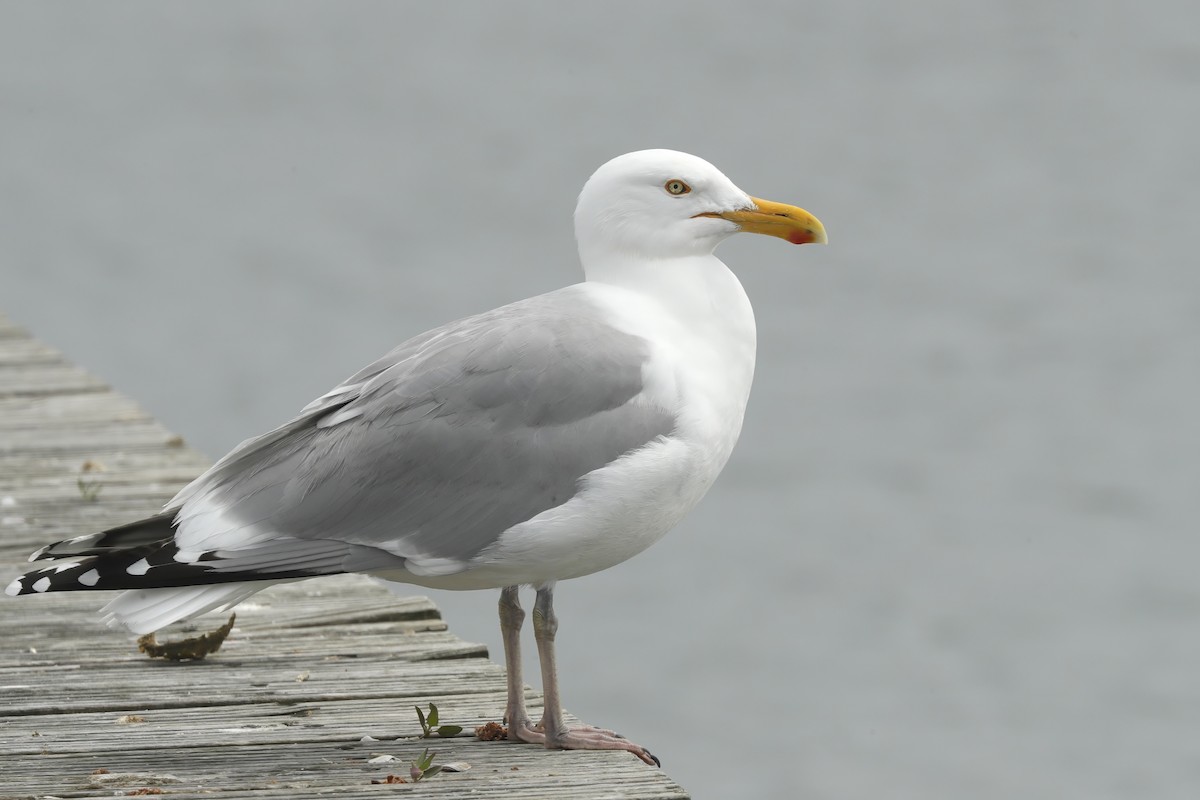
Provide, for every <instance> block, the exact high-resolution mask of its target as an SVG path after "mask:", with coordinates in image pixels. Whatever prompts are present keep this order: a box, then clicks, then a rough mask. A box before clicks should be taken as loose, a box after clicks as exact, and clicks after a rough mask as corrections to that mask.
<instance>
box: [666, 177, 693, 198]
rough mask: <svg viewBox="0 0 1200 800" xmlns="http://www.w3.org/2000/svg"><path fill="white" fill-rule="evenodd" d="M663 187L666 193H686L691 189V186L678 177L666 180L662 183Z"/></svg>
mask: <svg viewBox="0 0 1200 800" xmlns="http://www.w3.org/2000/svg"><path fill="white" fill-rule="evenodd" d="M663 188H664V189H666V190H667V193H668V194H673V195H681V194H687V193H688V192H690V191H691V190H692V187H690V186H688V185H687V184H686V183H684V182H683V181H681V180H679V178H672V179H671V180H669V181H667V182H666V183H664V184H663Z"/></svg>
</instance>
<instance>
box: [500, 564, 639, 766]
mask: <svg viewBox="0 0 1200 800" xmlns="http://www.w3.org/2000/svg"><path fill="white" fill-rule="evenodd" d="M510 588H511V589H512V594H511V596H510V599H511V600H512V604H513V606H515V607H516V608H517V609H518V611H520V606H517V605H516V589H515V587H510ZM508 593H509V589H505V590H504V592H503V593H502V594H501V600H500V602H501V609H502V610H501V629H502V630H503V631H504V637H505V638H504V642H505V662H506V664H507V666H508V670H509V681H508V724H509V728H508V738H510V739H519V740H521V741H523V742H538V743H541V744H544V745H545V746H546V747H548V748H552V749H561V750H628V751H629V752H630V753H633V754H634V755H635V756H637V757H638V758H640V759H641V760H642V761H645V762H646V763H647V764H651V765H653V766H659V761H658V759H657V758H655V757H654V756H653V755H652V754H651V753H650V751H649V750H647V749H646V748H644V747H642V746H641V745H639V744H634V743H633V742H631V741H629V740H628V739H626V738H624V737H622V736H620V735H619V734H616V733H613V732H612V731H609V730H604V729H603V728H593V727H591V726H584V727H579V728H568V727H567V726H566V725H565V724H564V723H563V719H562V701H561V700H560V698H559V693H558V669H557V667H556V665H555V658H554V636H555V634H556V633H557V632H558V618H557V617H555V615H554V586H553V584H551V585H549V586H543V587H542V588H540V589H538V592H537V601H536V602H535V604H534V607H533V635H534V639H535V640H536V641H537V646H538V660H539V661H540V662H541V666H542V684H543V690H544V691H545V695H546V698H545V708H544V711H543V713H542V721H541V723H540V724H539V725H537V727H530V726H529V725H528V718H527V717H525V706H524V687H523V686H522V685H521V681H520V666H519V665H520V655H519V652H518V651H517V639H518V634H519V632H520V623H519V622H518V623H517V627H516V629H515V632H513V634H512V641H513V644H514V646H513V647H510V646H509V633H508V628H506V627H505V623H504V619H505V618H504V610H503V609H504V603H505V597H506V596H507V595H508ZM520 619H521V620H524V611H520ZM514 660H515V661H516V663H517V667H516V670H517V671H516V675H517V681H516V684H515V685H516V686H517V690H516V691H517V693H518V697H519V701H518V703H517V704H514V700H513V692H514V689H513V686H514V683H513V677H512V676H513V674H514V671H513V662H514ZM519 719H523V720H525V724H524V725H515V724H514V721H515V720H519Z"/></svg>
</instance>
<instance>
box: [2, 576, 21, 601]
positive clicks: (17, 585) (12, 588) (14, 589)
mask: <svg viewBox="0 0 1200 800" xmlns="http://www.w3.org/2000/svg"><path fill="white" fill-rule="evenodd" d="M4 593H5V594H6V595H8V596H9V597H16V596H17V595H19V594H20V593H21V579H20V578H14V579H13V582H12V583H10V584H9V585H8V586H6V587H5V588H4Z"/></svg>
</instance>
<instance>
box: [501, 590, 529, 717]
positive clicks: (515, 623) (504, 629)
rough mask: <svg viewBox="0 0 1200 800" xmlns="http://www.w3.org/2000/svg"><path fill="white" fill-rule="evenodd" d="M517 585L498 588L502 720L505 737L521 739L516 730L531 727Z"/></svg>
mask: <svg viewBox="0 0 1200 800" xmlns="http://www.w3.org/2000/svg"><path fill="white" fill-rule="evenodd" d="M517 588H518V587H516V586H506V587H504V588H503V589H502V590H500V636H501V638H502V640H503V642H504V671H505V673H506V675H507V679H508V704H507V706H506V707H505V709H504V723H505V724H506V725H508V738H509V739H521V736H520V734H519V733H518V732H519V731H524V730H527V729H530V728H532V727H533V724H532V723H531V722H530V721H529V714H528V713H527V712H526V711H525V681H524V680H522V678H521V626H522V625H524V624H525V609H523V608H521V598H520V596H519V594H518V592H517Z"/></svg>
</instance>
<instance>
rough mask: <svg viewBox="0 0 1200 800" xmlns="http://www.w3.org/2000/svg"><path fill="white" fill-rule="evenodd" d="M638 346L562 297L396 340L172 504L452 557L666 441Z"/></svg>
mask: <svg viewBox="0 0 1200 800" xmlns="http://www.w3.org/2000/svg"><path fill="white" fill-rule="evenodd" d="M648 357H649V350H648V346H647V343H646V342H645V341H644V340H642V339H640V338H638V337H636V336H632V335H629V334H625V333H622V332H621V331H618V330H616V329H614V328H613V327H611V326H610V325H609V324H607V323H606V322H605V321H604V319H603V318H602V315H601V313H600V312H599V310H598V309H597V308H596V307H595V306H594V305H593V304H592V303H591V302H590V301H589V300H588V299H587V298H586V297H583V296H582V295H580V294H579V293H578V291H577V290H575V289H574V288H573V287H572V288H567V289H563V290H560V291H558V292H553V293H551V294H548V295H541V296H539V297H534V298H530V299H528V300H524V301H521V302H518V303H514V304H512V305H509V306H505V307H503V308H500V309H496V310H495V311H491V312H488V313H486V314H481V315H478V316H475V317H469V318H467V319H463V320H459V321H457V322H453V323H450V324H448V325H445V326H443V327H441V328H437V329H435V330H433V331H430V332H428V333H426V334H423V335H421V336H419V337H417V338H415V339H412V340H409V341H408V342H405V343H404V344H402V345H400V346H399V347H398V348H396V349H395V350H393V351H392V352H391V353H389V354H388V355H387V356H385V357H384V358H382V359H380V360H379V361H376V362H375V363H374V364H371V365H370V366H368V367H367V368H365V369H364V370H362V371H360V372H359V373H357V374H356V375H354V376H352V377H351V378H350V379H348V380H347V381H346V382H345V383H343V384H342V385H341V386H339V387H337V388H336V389H334V390H333V391H332V392H330V393H328V394H326V395H325V396H324V397H322V398H320V399H318V400H317V401H315V402H314V403H312V404H310V405H309V406H308V407H307V408H306V409H305V410H304V412H302V414H301V415H300V416H299V417H297V418H296V419H295V420H293V421H292V422H290V423H288V424H287V425H285V426H283V427H281V428H279V429H277V430H275V431H272V432H270V433H268V434H265V435H263V436H261V437H258V438H257V439H252V440H249V441H247V442H245V443H243V444H242V445H241V446H240V447H239V448H238V449H237V450H235V451H234V452H233V453H231V454H230V455H229V456H226V458H224V459H222V460H221V461H220V462H218V463H217V464H216V465H215V466H214V467H213V468H212V470H210V471H209V472H208V473H206V474H205V475H204V476H202V477H201V478H200V479H198V480H197V481H196V482H195V483H194V484H193V485H192V486H189V487H188V488H187V489H185V490H184V492H182V493H181V494H180V496H179V497H178V498H176V501H175V503H176V504H178V503H181V502H182V501H184V500H187V499H188V498H190V497H192V496H195V495H198V494H207V495H209V496H210V497H211V498H212V499H213V500H215V501H217V502H218V503H219V504H220V505H221V506H223V507H224V508H226V509H227V511H226V515H227V516H231V517H232V518H233V519H234V520H240V521H242V523H243V524H246V525H255V526H256V527H257V528H258V529H260V530H261V529H262V528H263V527H267V528H269V529H270V530H272V531H275V532H277V533H278V534H279V535H284V536H291V537H296V538H301V539H336V540H341V541H345V542H351V543H356V544H363V545H367V546H371V545H375V544H378V543H381V542H385V541H394V540H403V543H404V546H405V548H411V551H412V553H414V554H420V555H422V556H432V557H437V558H450V559H456V560H465V559H469V558H470V557H472V556H474V555H476V554H477V553H478V552H480V551H481V550H482V549H483V548H485V547H487V546H488V545H489V544H491V543H492V542H494V541H495V540H496V539H497V537H499V535H500V534H501V533H502V532H503V531H504V530H505V529H507V528H509V527H511V526H513V525H515V524H518V523H520V522H523V521H525V520H528V519H530V518H532V517H534V516H536V515H537V514H539V513H541V512H542V511H545V510H547V509H550V508H553V507H555V506H558V505H560V504H562V503H565V502H566V501H567V500H569V499H570V498H571V497H573V496H574V495H575V493H576V491H577V489H578V486H579V479H580V478H581V477H583V476H584V475H586V474H587V473H589V472H591V471H593V470H596V469H598V468H600V467H603V466H605V465H606V464H608V463H610V462H612V461H614V460H615V459H617V458H619V457H620V456H622V455H623V454H625V453H628V452H630V451H632V450H636V449H637V448H640V447H642V446H644V445H646V444H647V443H649V442H651V441H653V440H655V439H656V438H658V437H661V436H666V435H668V434H669V433H670V432H671V430H672V429H673V428H674V426H675V417H674V415H673V414H671V413H669V412H668V411H666V410H665V409H662V408H658V407H654V406H651V405H649V404H647V403H645V402H644V401H643V400H642V399H640V398H639V399H638V400H636V401H635V400H634V398H636V397H637V396H638V395H639V393H640V392H641V390H642V368H643V366H644V364H645V363H646V361H647V359H648Z"/></svg>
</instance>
